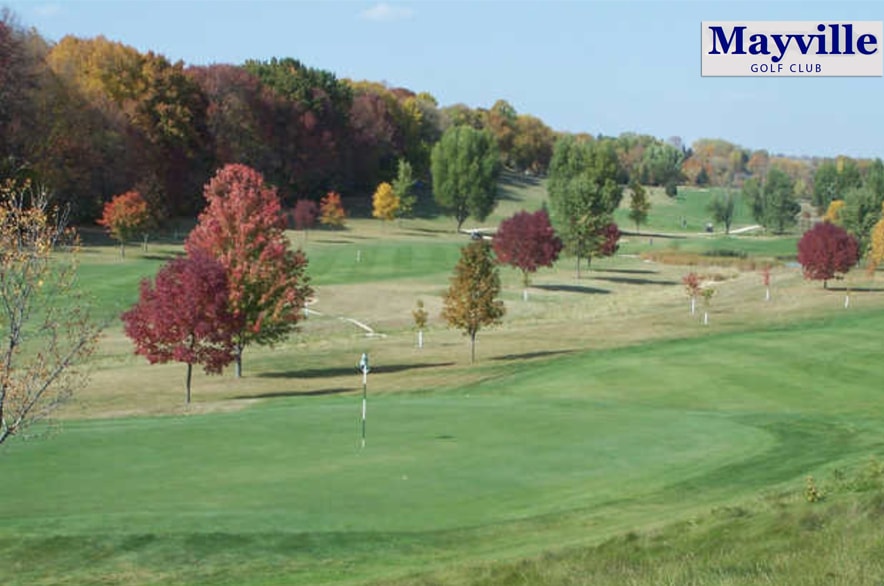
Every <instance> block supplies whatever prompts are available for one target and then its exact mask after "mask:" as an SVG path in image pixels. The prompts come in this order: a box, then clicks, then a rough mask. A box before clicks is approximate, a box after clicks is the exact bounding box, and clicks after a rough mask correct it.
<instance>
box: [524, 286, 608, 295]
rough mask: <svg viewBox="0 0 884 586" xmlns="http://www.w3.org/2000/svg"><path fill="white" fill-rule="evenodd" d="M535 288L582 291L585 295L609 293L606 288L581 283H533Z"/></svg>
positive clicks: (566, 291) (571, 291) (568, 291)
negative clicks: (586, 285)
mask: <svg viewBox="0 0 884 586" xmlns="http://www.w3.org/2000/svg"><path fill="white" fill-rule="evenodd" d="M534 288H536V289H542V290H543V291H557V292H558V291H561V292H564V293H584V294H587V295H607V294H609V293H610V291H608V290H607V289H597V288H595V287H584V286H583V285H534Z"/></svg>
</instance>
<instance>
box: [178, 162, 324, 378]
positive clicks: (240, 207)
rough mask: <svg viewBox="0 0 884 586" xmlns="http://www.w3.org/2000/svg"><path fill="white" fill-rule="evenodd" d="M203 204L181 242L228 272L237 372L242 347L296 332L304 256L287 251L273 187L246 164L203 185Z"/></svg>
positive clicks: (303, 296) (306, 291) (306, 292)
mask: <svg viewBox="0 0 884 586" xmlns="http://www.w3.org/2000/svg"><path fill="white" fill-rule="evenodd" d="M204 195H205V198H206V202H207V206H206V208H205V210H203V212H202V213H201V214H200V215H199V221H198V223H197V226H196V228H194V229H193V231H192V232H191V233H190V236H189V237H188V239H187V242H186V243H185V248H186V250H187V252H188V254H192V255H194V254H196V253H197V252H198V251H204V252H206V253H208V254H209V255H210V256H212V257H214V258H216V259H218V260H219V261H220V262H221V264H222V265H224V269H225V270H226V271H227V283H228V287H229V290H230V298H229V304H230V311H231V313H232V314H233V316H234V317H235V318H236V319H237V320H239V323H240V324H241V327H240V329H239V331H238V332H236V333H235V334H234V336H233V342H234V351H235V355H236V376H237V377H240V376H241V375H242V353H243V349H244V348H245V347H246V346H247V345H249V344H252V343H255V344H258V345H265V344H273V343H275V342H278V341H280V340H282V339H284V338H285V337H286V336H288V335H289V334H290V333H291V332H293V331H295V330H296V329H297V326H298V322H299V321H300V320H301V317H302V315H303V313H302V311H303V308H304V303H305V301H306V300H307V298H308V297H309V296H310V294H311V293H312V290H311V288H310V286H309V279H308V277H307V274H306V269H307V257H306V256H305V255H304V253H303V252H302V251H301V250H300V249H298V250H291V248H290V243H289V240H288V238H286V235H285V232H284V230H285V225H286V223H285V219H284V217H283V215H282V213H281V205H280V201H279V197H278V196H277V194H276V190H275V189H274V188H272V187H269V186H268V185H266V184H265V183H264V178H263V176H262V175H261V174H260V173H258V172H257V171H255V170H254V169H251V168H250V167H246V166H245V165H226V166H225V167H223V168H222V169H220V170H219V171H218V172H217V173H216V174H215V176H214V177H213V178H212V180H211V181H209V183H207V184H206V187H205V190H204Z"/></svg>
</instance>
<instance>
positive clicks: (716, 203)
mask: <svg viewBox="0 0 884 586" xmlns="http://www.w3.org/2000/svg"><path fill="white" fill-rule="evenodd" d="M735 199H736V198H735V197H734V194H733V193H731V191H730V190H729V189H728V190H727V191H726V192H725V193H724V194H720V195H716V196H715V197H713V198H712V199H711V200H710V201H709V205H708V206H707V208H706V210H707V211H708V212H709V214H710V215H711V216H712V220H713V221H714V222H715V223H717V224H724V233H725V234H730V232H731V224H733V222H734V208H735V203H736V202H735Z"/></svg>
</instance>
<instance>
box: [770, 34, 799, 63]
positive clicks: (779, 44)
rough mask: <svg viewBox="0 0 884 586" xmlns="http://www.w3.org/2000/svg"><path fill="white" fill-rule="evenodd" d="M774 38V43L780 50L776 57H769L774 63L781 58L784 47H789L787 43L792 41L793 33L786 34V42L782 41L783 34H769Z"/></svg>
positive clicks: (784, 52)
mask: <svg viewBox="0 0 884 586" xmlns="http://www.w3.org/2000/svg"><path fill="white" fill-rule="evenodd" d="M771 36H772V37H773V40H774V44H775V45H776V46H777V49H779V50H780V55H779V56H778V57H771V58H770V60H771V61H773V62H774V63H779V62H780V61H782V60H783V55H785V54H786V49H787V48H788V47H789V43H790V42H791V41H792V37H794V36H795V35H786V42H785V43H784V42H783V35H771Z"/></svg>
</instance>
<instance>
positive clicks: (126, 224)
mask: <svg viewBox="0 0 884 586" xmlns="http://www.w3.org/2000/svg"><path fill="white" fill-rule="evenodd" d="M150 221H151V217H150V210H149V209H148V206H147V200H145V199H144V197H142V196H141V194H140V193H139V192H137V191H127V192H126V193H123V194H120V195H117V196H114V198H113V199H111V200H110V201H109V202H107V203H106V204H104V211H103V213H102V215H101V218H100V219H99V220H98V225H99V226H104V227H105V228H107V231H108V232H109V233H110V235H111V238H113V239H114V240H116V241H117V242H119V243H120V258H124V257H125V256H126V242H127V241H129V240H132V238H134V237H135V236H136V235H137V234H144V235H145V239H146V237H147V235H146V232H147V229H148V227H149V226H150Z"/></svg>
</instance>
